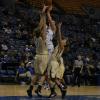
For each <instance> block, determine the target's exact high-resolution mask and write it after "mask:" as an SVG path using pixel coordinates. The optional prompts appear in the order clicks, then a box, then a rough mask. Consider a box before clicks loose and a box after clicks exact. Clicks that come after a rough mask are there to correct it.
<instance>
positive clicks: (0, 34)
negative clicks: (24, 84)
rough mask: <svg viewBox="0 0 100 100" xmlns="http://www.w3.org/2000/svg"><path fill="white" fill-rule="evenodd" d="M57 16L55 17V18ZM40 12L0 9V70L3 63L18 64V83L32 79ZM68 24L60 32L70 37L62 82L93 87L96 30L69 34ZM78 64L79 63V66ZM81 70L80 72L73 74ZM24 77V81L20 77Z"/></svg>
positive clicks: (99, 59)
mask: <svg viewBox="0 0 100 100" xmlns="http://www.w3.org/2000/svg"><path fill="white" fill-rule="evenodd" d="M56 16H57V15H56ZM38 19H39V12H38V13H37V10H36V9H35V8H33V7H27V6H25V5H20V4H19V5H16V9H15V12H14V13H13V12H9V11H7V9H5V8H4V7H0V69H1V70H2V66H3V64H6V63H7V64H8V63H14V62H15V63H17V67H16V78H17V80H18V81H21V80H24V81H25V80H27V78H26V77H28V82H29V81H30V80H31V77H32V75H34V66H33V63H34V55H35V45H34V40H33V29H34V28H35V27H36V26H37V23H38ZM72 28H73V27H72V26H71V25H69V26H68V25H66V24H65V23H64V24H63V27H62V31H63V33H64V35H65V36H67V37H68V38H69V43H68V46H67V47H66V49H65V51H64V54H63V58H64V63H65V68H66V71H65V75H64V78H65V81H66V84H71V85H72V86H74V85H76V84H77V85H78V86H80V84H85V85H91V84H93V85H96V83H97V80H96V76H97V75H99V74H100V39H99V37H98V34H97V33H96V31H95V32H94V34H91V32H82V31H80V32H79V31H77V30H75V31H72V30H70V29H72ZM80 62H81V63H80ZM77 67H83V68H82V71H79V72H78V71H76V70H75V69H76V68H77ZM23 77H25V78H23Z"/></svg>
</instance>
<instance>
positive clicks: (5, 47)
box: [1, 43, 8, 52]
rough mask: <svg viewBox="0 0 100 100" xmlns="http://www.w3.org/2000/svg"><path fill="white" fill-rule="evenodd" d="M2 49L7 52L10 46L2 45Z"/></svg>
mask: <svg viewBox="0 0 100 100" xmlns="http://www.w3.org/2000/svg"><path fill="white" fill-rule="evenodd" d="M1 47H2V50H3V51H5V52H6V51H7V50H8V46H7V45H6V44H5V43H2V44H1Z"/></svg>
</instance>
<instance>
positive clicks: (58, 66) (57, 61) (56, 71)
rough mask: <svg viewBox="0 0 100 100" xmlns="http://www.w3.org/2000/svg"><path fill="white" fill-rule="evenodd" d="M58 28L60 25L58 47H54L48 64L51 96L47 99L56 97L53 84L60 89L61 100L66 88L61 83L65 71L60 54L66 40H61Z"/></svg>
mask: <svg viewBox="0 0 100 100" xmlns="http://www.w3.org/2000/svg"><path fill="white" fill-rule="evenodd" d="M60 28H61V23H59V24H58V25H57V30H58V31H57V33H58V45H57V46H56V47H55V49H54V51H53V53H52V55H51V59H50V62H49V76H50V79H51V81H50V87H51V94H50V96H49V98H52V97H55V96H56V92H55V84H56V85H57V86H58V87H59V88H60V90H61V93H62V98H64V97H65V95H66V88H65V86H64V84H63V83H62V80H63V74H64V71H65V68H64V62H63V58H62V53H63V51H64V46H65V45H66V39H62V38H61V32H60Z"/></svg>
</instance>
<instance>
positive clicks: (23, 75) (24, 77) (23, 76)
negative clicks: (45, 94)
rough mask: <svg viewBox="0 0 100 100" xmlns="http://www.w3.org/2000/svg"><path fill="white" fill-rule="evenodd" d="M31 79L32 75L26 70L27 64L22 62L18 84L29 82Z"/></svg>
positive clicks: (18, 74) (19, 68)
mask: <svg viewBox="0 0 100 100" xmlns="http://www.w3.org/2000/svg"><path fill="white" fill-rule="evenodd" d="M30 79H31V73H30V72H29V71H28V70H26V68H25V64H24V63H23V62H21V64H20V66H19V67H18V69H17V80H18V82H20V83H22V82H28V81H30Z"/></svg>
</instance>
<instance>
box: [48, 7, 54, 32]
mask: <svg viewBox="0 0 100 100" xmlns="http://www.w3.org/2000/svg"><path fill="white" fill-rule="evenodd" d="M51 10H52V6H50V7H49V8H48V10H47V17H48V21H49V24H50V26H51V29H52V31H53V32H54V33H55V32H56V25H55V21H54V20H53V19H52V17H51V14H50V12H51Z"/></svg>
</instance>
